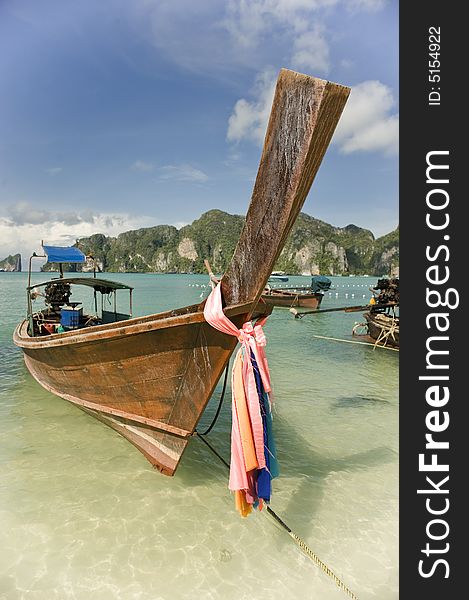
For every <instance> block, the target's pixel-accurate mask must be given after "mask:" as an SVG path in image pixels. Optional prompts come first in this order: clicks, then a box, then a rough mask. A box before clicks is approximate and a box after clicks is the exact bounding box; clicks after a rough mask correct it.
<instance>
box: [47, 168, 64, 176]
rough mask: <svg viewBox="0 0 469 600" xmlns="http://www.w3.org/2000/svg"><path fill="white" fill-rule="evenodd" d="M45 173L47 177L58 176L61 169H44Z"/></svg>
mask: <svg viewBox="0 0 469 600" xmlns="http://www.w3.org/2000/svg"><path fill="white" fill-rule="evenodd" d="M45 171H46V173H49V175H58V174H59V173H61V172H62V171H63V168H62V167H50V168H49V169H45Z"/></svg>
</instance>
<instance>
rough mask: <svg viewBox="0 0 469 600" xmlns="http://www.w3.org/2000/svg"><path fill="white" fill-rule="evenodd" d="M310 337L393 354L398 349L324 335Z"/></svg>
mask: <svg viewBox="0 0 469 600" xmlns="http://www.w3.org/2000/svg"><path fill="white" fill-rule="evenodd" d="M312 337H315V338H319V339H321V340H331V341H333V342H345V343H347V344H363V345H364V346H373V347H374V348H383V350H393V351H394V352H399V348H391V346H383V345H381V344H379V345H378V346H377V345H376V343H373V344H372V343H371V342H359V341H356V340H343V339H341V338H334V337H328V336H325V335H312Z"/></svg>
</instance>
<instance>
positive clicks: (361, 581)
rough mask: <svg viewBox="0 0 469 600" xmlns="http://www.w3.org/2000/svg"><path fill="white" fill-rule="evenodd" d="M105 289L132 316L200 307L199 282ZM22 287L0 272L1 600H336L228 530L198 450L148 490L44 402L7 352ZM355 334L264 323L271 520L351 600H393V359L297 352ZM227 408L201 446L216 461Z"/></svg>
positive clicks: (362, 290) (123, 453) (285, 321)
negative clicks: (118, 291) (273, 455)
mask: <svg viewBox="0 0 469 600" xmlns="http://www.w3.org/2000/svg"><path fill="white" fill-rule="evenodd" d="M107 277H109V278H115V279H117V280H119V281H122V282H123V283H127V284H129V285H133V286H135V292H134V308H135V311H134V313H135V314H148V313H151V312H157V311H160V310H164V309H168V308H175V307H176V306H183V305H187V304H192V303H194V302H198V301H199V300H200V299H201V297H203V296H204V295H207V293H208V287H207V285H206V284H207V277H205V276H202V275H200V276H198V275H152V274H124V275H123V274H119V275H115V276H114V275H113V276H111V275H107ZM26 279H27V276H26V274H24V273H0V461H1V478H0V523H1V527H0V598H1V599H2V600H3V599H6V600H17V599H18V600H19V599H27V600H54V599H57V600H64V599H67V600H68V599H73V600H85V599H86V600H89V599H93V600H108V599H109V600H114V599H119V600H120V599H122V600H129V599H132V600H133V599H135V600H159V599H162V600H172V599H175V600H179V599H185V598H193V597H196V598H204V599H209V600H212V599H213V600H217V599H227V600H244V599H246V600H247V599H249V600H257V599H259V600H260V599H261V598H262V599H265V598H269V600H276V599H279V600H289V599H296V598H299V599H320V600H322V599H324V600H329V599H331V600H335V599H340V598H347V596H346V595H345V594H344V592H342V591H340V590H339V589H338V588H337V587H336V586H335V584H334V583H333V582H332V581H331V580H330V579H329V578H328V577H327V576H326V575H324V574H323V573H322V572H321V571H320V570H319V569H318V568H317V567H316V566H315V565H314V564H313V563H312V562H311V560H310V559H309V558H307V557H306V556H305V555H304V554H303V553H302V552H301V551H300V550H299V549H298V547H297V546H296V545H295V543H294V542H293V540H292V539H291V538H290V537H289V536H288V534H287V533H286V532H285V531H284V530H283V529H281V528H280V527H279V526H278V525H277V524H275V522H273V520H272V519H271V518H270V517H269V516H268V515H267V514H265V512H262V513H258V512H255V513H253V514H251V515H250V516H249V517H248V518H247V519H242V518H241V517H239V516H238V513H237V512H236V511H235V509H234V503H233V499H232V497H231V495H230V492H229V491H228V489H227V481H228V477H227V471H226V468H225V467H224V466H223V465H221V464H220V463H219V462H218V460H217V459H216V458H215V457H214V456H213V455H212V454H211V453H210V452H209V451H208V449H207V448H206V447H205V446H204V445H203V444H202V443H201V442H200V441H199V440H197V439H194V440H192V441H191V443H190V444H189V447H188V450H187V451H186V453H185V454H184V457H183V461H182V463H181V465H180V467H179V469H178V471H177V472H176V475H175V476H174V477H173V478H168V477H164V476H163V475H160V474H159V473H158V472H156V471H155V470H153V468H152V467H151V466H150V464H149V463H148V462H147V461H146V460H145V458H144V457H143V455H141V454H140V453H139V452H138V451H137V450H136V449H135V448H134V447H133V446H131V445H130V444H129V443H128V442H126V441H125V440H124V439H123V438H121V437H120V436H119V435H118V434H117V433H115V432H114V431H112V430H111V429H109V428H107V427H106V426H104V425H103V424H101V423H99V422H98V421H96V420H94V419H93V418H92V417H90V416H88V415H86V414H84V413H83V412H81V411H80V410H79V409H77V408H75V407H74V406H72V405H70V404H68V403H67V402H66V401H65V400H62V399H61V398H57V397H56V396H53V395H52V394H50V393H48V392H46V391H45V390H43V389H42V388H41V387H40V386H39V385H38V384H37V383H36V382H35V381H34V380H33V379H32V378H31V376H30V375H29V373H28V372H27V370H26V368H25V366H24V364H23V360H22V354H21V351H20V350H19V349H17V348H15V347H14V345H13V343H12V341H11V336H12V332H13V329H14V327H15V325H16V323H17V322H18V321H19V320H20V319H21V318H23V316H24V310H25V309H24V300H25V292H24V288H25V285H26ZM33 279H34V280H35V281H37V282H39V281H41V280H42V279H44V275H42V274H34V275H33ZM332 280H333V286H334V288H335V289H334V290H333V291H331V293H330V294H327V295H326V297H325V299H324V301H323V304H322V308H328V307H329V308H332V307H334V306H344V305H356V304H365V303H366V302H367V301H368V299H369V297H370V292H369V291H368V287H369V286H370V285H373V284H374V283H376V280H375V279H373V278H362V277H353V278H352V277H350V278H345V277H336V278H332ZM308 281H309V279H308V278H301V277H297V278H290V281H289V283H288V284H285V285H291V283H292V282H293V283H296V282H301V283H303V284H305V285H306V284H307V282H308ZM124 295H125V294H124ZM352 295H353V297H352ZM363 296H365V297H363ZM72 299H74V300H75V299H77V298H75V297H74V298H72ZM124 307H125V305H124V306H122V307H121V308H124ZM85 308H86V305H85ZM361 320H362V317H361V313H348V314H345V313H342V312H338V313H329V314H327V313H326V314H322V315H316V316H309V317H304V318H303V319H301V320H297V319H294V318H293V317H292V315H291V314H290V313H289V312H288V310H286V309H275V310H274V312H273V314H272V315H271V317H270V318H269V321H268V323H267V325H266V327H265V332H266V334H267V340H268V345H267V356H268V360H269V365H270V370H271V375H272V379H273V386H274V393H275V408H274V428H275V434H276V440H277V448H278V454H279V459H280V466H281V475H280V477H279V478H278V479H276V480H275V481H274V485H273V488H274V491H273V497H272V503H271V507H272V508H273V510H275V512H277V513H278V514H279V516H280V517H281V518H282V519H283V520H284V521H285V522H286V523H287V524H288V525H289V527H290V528H291V529H292V530H293V531H294V532H295V533H296V534H297V535H298V536H300V537H301V538H302V539H303V540H304V541H305V542H306V543H307V544H308V545H309V547H310V548H311V549H312V550H313V551H314V552H316V553H317V554H318V555H319V557H320V558H321V559H322V560H323V561H324V562H326V563H327V565H328V566H329V567H330V568H331V569H332V570H333V571H335V573H336V574H337V575H339V576H340V577H341V578H342V579H343V581H344V582H345V583H346V584H347V585H348V586H349V587H350V588H351V589H352V590H353V591H354V592H355V594H356V595H357V596H358V597H359V598H360V599H361V600H363V599H367V598H370V599H371V598H378V599H380V600H390V599H395V598H397V597H398V581H397V579H398V530H397V527H398V512H397V511H398V410H399V407H398V356H399V355H398V353H397V352H392V351H389V350H383V349H379V348H378V349H376V350H374V349H373V348H372V347H369V346H364V345H354V344H346V343H339V342H334V341H330V340H324V339H320V338H317V337H313V336H315V335H321V336H329V337H337V338H347V339H352V338H351V335H350V334H351V330H352V327H353V326H354V324H355V323H356V322H359V321H361ZM220 387H221V386H219V388H220ZM219 391H220V389H219V390H217V393H216V394H215V396H214V398H213V399H212V401H211V402H210V404H209V406H208V408H207V411H206V414H205V415H204V417H203V421H202V425H201V427H200V428H201V429H202V428H203V426H204V424H208V423H210V421H211V416H212V415H213V413H214V411H215V409H216V405H217V402H218V394H219ZM229 396H230V394H229V393H227V399H226V401H225V404H224V407H223V410H222V413H221V416H220V419H219V421H218V423H217V425H216V427H215V428H214V430H213V431H212V433H211V434H210V436H209V440H210V441H211V443H212V444H213V445H214V446H215V447H216V448H217V449H218V450H219V452H220V453H221V454H223V456H225V457H227V458H228V456H229V431H230V423H231V418H230V402H229Z"/></svg>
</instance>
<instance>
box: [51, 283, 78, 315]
mask: <svg viewBox="0 0 469 600" xmlns="http://www.w3.org/2000/svg"><path fill="white" fill-rule="evenodd" d="M71 294H72V292H71V290H70V284H69V283H64V282H62V281H53V282H51V283H48V284H47V285H46V287H45V289H44V296H45V302H46V304H47V305H48V306H50V308H51V310H52V311H53V312H59V311H60V307H61V306H63V305H65V304H68V303H69V299H70V296H71Z"/></svg>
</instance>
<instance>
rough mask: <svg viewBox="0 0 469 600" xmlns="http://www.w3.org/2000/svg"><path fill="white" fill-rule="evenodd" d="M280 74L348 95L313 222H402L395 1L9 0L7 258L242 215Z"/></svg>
mask: <svg viewBox="0 0 469 600" xmlns="http://www.w3.org/2000/svg"><path fill="white" fill-rule="evenodd" d="M282 67H284V68H288V69H293V70H295V71H299V72H302V73H306V74H309V75H313V76H317V77H321V78H323V79H328V80H330V81H334V82H336V83H341V84H344V85H349V86H351V88H352V93H351V96H350V98H349V101H348V103H347V105H346V108H345V110H344V113H343V115H342V118H341V120H340V122H339V125H338V128H337V130H336V132H335V134H334V137H333V140H332V143H331V146H330V148H329V149H328V151H327V153H326V156H325V158H324V160H323V163H322V165H321V167H320V170H319V173H318V175H317V177H316V180H315V182H314V183H313V186H312V188H311V191H310V193H309V195H308V198H307V199H306V202H305V204H304V207H303V211H304V212H306V213H308V214H310V215H312V216H314V217H316V218H318V219H321V220H323V221H326V222H327V223H330V224H331V225H334V226H336V227H344V226H346V225H348V224H351V223H353V224H355V225H358V226H359V227H364V228H366V229H370V230H371V231H372V232H373V234H374V235H375V237H379V236H381V235H384V234H386V233H389V232H390V231H392V230H393V229H395V228H396V227H397V225H398V122H399V113H398V2H397V0H197V2H194V1H193V0H132V1H128V0H100V1H99V2H96V1H95V0H81V1H80V2H77V1H76V0H41V2H37V0H0V86H1V91H0V259H2V258H3V257H5V256H7V255H8V254H14V253H16V252H21V253H22V255H23V259H25V258H27V257H28V256H29V255H30V254H31V253H32V252H33V251H39V250H40V243H41V240H44V242H45V243H49V244H61V245H67V244H70V243H73V242H74V241H75V239H76V238H78V237H82V236H86V235H91V234H92V233H104V234H106V235H117V234H118V233H120V232H122V231H127V230H129V229H136V228H140V227H150V226H153V225H158V224H172V225H175V226H176V227H181V226H182V225H185V224H187V223H191V222H192V221H193V220H194V219H196V218H198V217H199V216H200V215H201V214H202V213H203V212H205V211H207V210H210V209H213V208H218V209H221V210H224V211H226V212H229V213H232V214H234V213H236V214H245V212H246V210H247V207H248V205H249V201H250V197H251V193H252V188H253V183H254V180H255V176H256V173H257V169H258V166H259V158H260V154H261V150H262V143H263V138H264V134H265V130H266V124H267V119H268V116H269V113H270V106H271V102H272V97H273V90H274V86H275V81H276V78H277V75H278V72H279V70H280V69H281V68H282Z"/></svg>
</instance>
